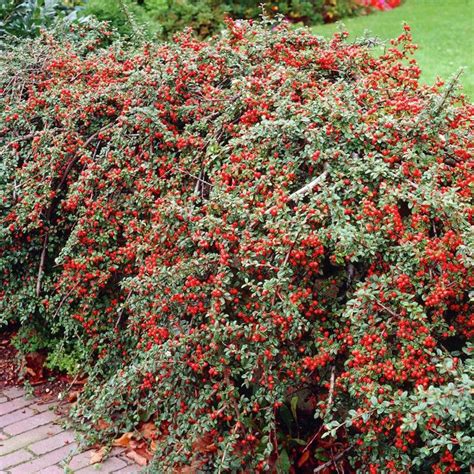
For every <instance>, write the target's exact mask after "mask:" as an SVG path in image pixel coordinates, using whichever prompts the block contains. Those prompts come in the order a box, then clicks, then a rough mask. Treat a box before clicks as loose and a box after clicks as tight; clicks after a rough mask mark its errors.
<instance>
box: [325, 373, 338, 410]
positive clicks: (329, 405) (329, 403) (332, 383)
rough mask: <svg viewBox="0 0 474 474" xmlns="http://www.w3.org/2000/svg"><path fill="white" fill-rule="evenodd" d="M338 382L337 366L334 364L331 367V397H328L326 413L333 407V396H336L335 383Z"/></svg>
mask: <svg viewBox="0 0 474 474" xmlns="http://www.w3.org/2000/svg"><path fill="white" fill-rule="evenodd" d="M335 382H336V367H335V366H334V365H333V366H332V367H331V379H330V382H329V397H328V405H327V407H326V413H329V410H330V409H331V406H332V402H333V398H334V384H335Z"/></svg>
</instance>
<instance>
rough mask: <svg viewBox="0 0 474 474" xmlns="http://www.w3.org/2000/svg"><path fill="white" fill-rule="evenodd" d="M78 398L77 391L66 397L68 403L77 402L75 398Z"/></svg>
mask: <svg viewBox="0 0 474 474" xmlns="http://www.w3.org/2000/svg"><path fill="white" fill-rule="evenodd" d="M78 396H79V392H78V391H77V390H73V391H72V392H71V393H70V394H69V395H68V397H67V401H68V402H69V403H74V402H75V401H76V400H77V397H78Z"/></svg>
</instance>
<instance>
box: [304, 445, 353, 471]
mask: <svg viewBox="0 0 474 474" xmlns="http://www.w3.org/2000/svg"><path fill="white" fill-rule="evenodd" d="M351 449H352V446H349V447H348V448H346V449H344V451H341V452H340V453H339V454H338V455H337V456H335V457H334V458H333V459H331V460H330V461H328V462H325V463H324V464H321V466H318V467H316V468H315V469H314V471H313V473H316V472H321V471H322V470H323V469H326V468H327V467H329V466H330V465H331V464H335V463H336V461H339V459H341V458H342V457H343V456H344V455H345V454H346V453H347V452H348V451H350V450H351Z"/></svg>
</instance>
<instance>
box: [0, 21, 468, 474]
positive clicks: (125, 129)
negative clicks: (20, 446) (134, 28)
mask: <svg viewBox="0 0 474 474" xmlns="http://www.w3.org/2000/svg"><path fill="white" fill-rule="evenodd" d="M345 36H346V35H345V34H337V35H336V36H335V37H334V38H332V39H330V40H325V39H324V38H321V37H316V36H314V35H313V34H311V33H310V31H309V30H297V31H293V30H289V29H288V28H287V27H286V26H285V24H278V23H274V22H272V21H270V20H264V21H263V22H261V23H252V22H238V23H234V22H230V23H229V25H228V28H227V30H226V32H225V34H223V35H222V36H221V37H219V38H217V39H214V40H211V41H209V42H203V41H199V40H197V39H195V38H193V37H192V35H191V34H187V33H185V34H183V35H181V36H179V37H177V38H176V39H175V41H173V42H172V43H164V44H144V45H142V46H139V47H133V46H131V45H127V44H125V43H124V42H123V41H122V40H121V39H120V38H117V37H115V36H114V35H113V34H111V33H110V32H109V31H107V29H106V28H105V27H104V26H103V25H95V26H94V25H92V26H81V27H79V26H73V27H71V29H70V30H69V31H64V30H60V31H57V32H52V33H45V34H44V35H43V36H42V37H41V38H39V39H37V40H34V41H33V42H29V43H26V44H23V45H20V46H17V47H12V48H11V49H9V50H7V51H6V52H5V54H4V55H3V58H2V69H1V73H0V84H1V85H0V90H1V94H2V95H1V109H0V114H1V115H0V134H1V135H0V136H1V138H2V150H1V152H2V159H1V162H0V204H1V207H0V272H1V280H2V285H1V288H0V315H1V320H0V321H1V323H3V324H14V323H16V324H20V325H21V329H20V332H19V335H18V339H17V345H18V346H19V348H20V349H22V350H23V351H33V350H34V351H39V350H43V351H47V352H48V363H49V364H50V365H51V366H56V367H61V368H62V369H63V370H70V371H75V370H76V371H79V372H80V375H81V376H82V375H83V373H84V372H85V373H86V374H87V376H88V382H87V384H86V386H85V388H84V391H83V393H82V394H81V395H80V397H79V400H78V403H77V406H76V409H75V417H76V419H77V420H78V421H79V422H80V424H81V426H82V427H83V428H84V430H85V431H86V433H87V434H88V436H89V437H90V438H91V439H92V440H93V441H96V440H101V441H102V442H107V440H112V439H116V444H117V443H118V444H123V443H125V442H128V441H127V440H130V439H131V438H132V437H134V436H139V435H137V433H138V431H135V430H136V429H137V428H138V427H143V423H144V422H146V423H147V427H151V429H148V434H149V436H148V437H147V439H146V442H147V443H148V451H147V453H154V456H153V458H152V459H151V461H150V463H151V464H150V466H151V471H152V472H190V471H191V472H193V471H194V472H195V471H197V470H202V471H206V470H207V471H210V472H235V471H244V472H263V471H265V470H270V471H278V472H324V471H325V472H335V471H336V470H339V472H340V471H341V470H343V471H344V472H371V473H377V472H392V473H395V472H397V473H398V472H427V471H428V472H436V473H441V472H443V473H445V472H460V471H465V470H467V469H468V467H469V463H470V461H471V460H472V454H473V453H472V446H473V439H472V438H473V429H472V426H473V423H472V413H473V412H474V410H473V406H472V405H473V403H472V397H471V393H472V390H473V382H472V370H473V369H472V357H471V356H472V352H471V348H472V346H470V345H469V340H470V338H472V329H473V327H472V304H471V303H472V301H471V299H470V298H471V297H472V294H470V293H469V291H470V289H472V287H473V283H474V272H473V267H472V263H473V255H472V244H473V232H472V218H473V213H472V210H473V208H472V176H473V175H472V164H473V162H472V119H473V111H474V108H473V106H472V105H470V104H469V103H467V102H466V101H465V99H464V98H463V97H462V95H460V94H459V93H458V92H457V89H456V81H455V80H453V81H452V82H448V83H447V84H443V83H441V82H438V83H436V84H435V85H433V86H429V87H428V86H424V85H421V84H420V83H419V76H420V69H419V67H418V66H417V64H416V62H414V60H413V59H412V53H413V51H414V46H413V45H412V43H411V36H410V31H409V28H408V27H405V30H404V31H403V32H402V34H401V35H400V36H399V37H398V39H396V40H394V41H393V42H392V45H391V46H390V47H389V48H387V50H386V52H385V54H383V55H382V56H380V57H376V56H374V55H373V54H372V52H371V47H372V46H373V42H371V41H366V40H363V39H362V40H357V41H349V40H347V38H346V37H345ZM140 432H141V433H142V432H143V430H142V431H140Z"/></svg>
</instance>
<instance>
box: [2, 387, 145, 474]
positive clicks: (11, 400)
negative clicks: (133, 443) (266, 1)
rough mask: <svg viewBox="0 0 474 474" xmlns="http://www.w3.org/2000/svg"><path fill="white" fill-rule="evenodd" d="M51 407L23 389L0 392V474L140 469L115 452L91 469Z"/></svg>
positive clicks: (93, 473) (119, 473)
mask: <svg viewBox="0 0 474 474" xmlns="http://www.w3.org/2000/svg"><path fill="white" fill-rule="evenodd" d="M53 409H54V403H49V404H43V403H41V402H39V401H38V400H35V399H33V398H28V397H27V396H26V394H25V392H24V390H23V389H21V388H19V387H13V388H9V389H6V390H3V391H1V392H0V474H33V473H41V474H61V473H65V472H66V473H68V474H70V473H81V474H88V473H91V474H97V473H114V474H125V473H127V474H128V473H130V474H135V473H138V472H140V467H139V466H136V465H134V464H133V463H132V461H131V460H130V459H128V458H127V457H126V456H125V455H124V453H123V450H120V449H118V448H114V449H113V450H112V451H111V453H110V455H109V457H108V458H107V459H106V460H104V462H103V463H101V464H94V465H92V466H91V465H90V458H91V453H92V450H87V451H83V450H82V449H81V448H80V447H79V446H78V445H77V443H76V442H75V441H76V440H75V435H74V433H73V432H72V431H67V430H65V429H64V428H63V427H62V425H61V417H60V415H58V414H56V413H55V412H54V411H53Z"/></svg>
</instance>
